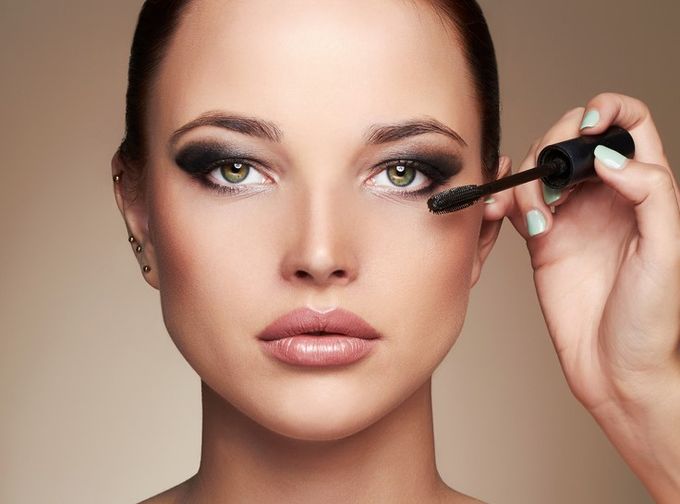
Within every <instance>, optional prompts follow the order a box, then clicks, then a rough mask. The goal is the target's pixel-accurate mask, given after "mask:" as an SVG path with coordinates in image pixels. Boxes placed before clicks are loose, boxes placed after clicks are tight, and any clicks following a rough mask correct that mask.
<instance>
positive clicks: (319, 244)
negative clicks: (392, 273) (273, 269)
mask: <svg viewBox="0 0 680 504" xmlns="http://www.w3.org/2000/svg"><path fill="white" fill-rule="evenodd" d="M291 210H292V214H293V215H289V219H288V220H287V222H288V223H291V224H289V225H288V226H286V228H287V229H288V230H289V231H290V233H289V235H288V236H287V238H288V240H290V241H289V242H288V243H289V244H290V245H289V246H288V247H287V248H286V250H285V253H284V256H283V259H282V263H281V272H282V275H283V277H284V279H285V280H286V281H288V282H291V283H294V284H297V285H314V286H318V287H322V286H329V285H346V284H348V283H350V282H352V281H353V280H354V279H355V278H356V276H357V266H358V265H357V258H356V234H354V236H353V233H352V229H351V226H352V220H354V219H353V218H352V216H351V212H348V211H347V209H346V208H343V202H342V201H340V198H339V197H338V195H337V194H332V193H329V192H325V191H323V192H322V191H316V192H315V193H313V194H311V193H310V194H307V195H306V197H300V199H299V200H298V201H296V203H295V205H294V208H293V209H291ZM291 217H292V219H291Z"/></svg>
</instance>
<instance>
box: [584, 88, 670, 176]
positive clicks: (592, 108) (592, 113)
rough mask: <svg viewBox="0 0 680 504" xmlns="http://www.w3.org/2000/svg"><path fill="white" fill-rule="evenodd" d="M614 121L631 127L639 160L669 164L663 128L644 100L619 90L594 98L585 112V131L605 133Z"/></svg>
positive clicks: (591, 133)
mask: <svg viewBox="0 0 680 504" xmlns="http://www.w3.org/2000/svg"><path fill="white" fill-rule="evenodd" d="M613 124H616V125H617V126H621V127H622V128H624V129H626V130H628V131H629V132H630V134H631V135H632V136H633V140H635V147H636V148H635V159H636V160H638V161H642V162H643V163H650V164H657V165H662V166H668V164H669V163H668V159H667V158H666V156H665V154H664V151H663V144H662V143H661V138H660V137H659V132H658V131H657V129H656V125H655V124H654V120H653V119H652V114H651V113H650V111H649V108H648V107H647V105H646V104H645V103H644V102H642V101H640V100H638V99H637V98H633V97H631V96H626V95H622V94H618V93H600V94H599V95H597V96H595V97H594V98H593V99H591V100H590V101H589V102H588V104H587V105H586V109H585V113H584V114H583V122H582V123H581V133H582V134H584V135H595V134H599V133H603V132H604V131H605V130H606V129H607V128H608V127H609V126H611V125H613Z"/></svg>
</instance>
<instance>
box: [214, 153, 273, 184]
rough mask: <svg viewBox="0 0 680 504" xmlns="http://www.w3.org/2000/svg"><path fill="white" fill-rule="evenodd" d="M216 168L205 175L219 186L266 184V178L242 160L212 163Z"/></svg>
mask: <svg viewBox="0 0 680 504" xmlns="http://www.w3.org/2000/svg"><path fill="white" fill-rule="evenodd" d="M212 166H216V167H215V168H214V169H213V170H211V171H209V172H208V173H207V174H206V177H209V178H210V179H212V182H213V183H215V184H216V185H220V186H230V185H231V186H234V185H251V184H262V183H266V181H267V177H265V176H264V175H263V174H262V173H260V172H259V170H257V168H255V167H254V166H253V165H252V164H249V163H247V162H245V160H242V159H235V160H225V161H220V162H219V163H214V164H213V165H212Z"/></svg>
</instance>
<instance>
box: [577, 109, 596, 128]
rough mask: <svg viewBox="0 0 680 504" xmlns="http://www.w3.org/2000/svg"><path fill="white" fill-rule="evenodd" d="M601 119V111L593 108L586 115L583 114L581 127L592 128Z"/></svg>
mask: <svg viewBox="0 0 680 504" xmlns="http://www.w3.org/2000/svg"><path fill="white" fill-rule="evenodd" d="M599 121H600V113H599V112H598V111H597V110H595V109H593V110H589V111H588V112H587V113H586V115H584V116H583V121H581V129H585V128H592V127H593V126H595V125H596V124H597V123H598V122H599Z"/></svg>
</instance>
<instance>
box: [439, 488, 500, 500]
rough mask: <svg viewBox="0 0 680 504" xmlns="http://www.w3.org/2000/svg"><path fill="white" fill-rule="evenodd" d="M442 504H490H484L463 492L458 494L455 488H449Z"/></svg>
mask: <svg viewBox="0 0 680 504" xmlns="http://www.w3.org/2000/svg"><path fill="white" fill-rule="evenodd" d="M441 503H442V504H488V503H487V502H484V501H483V500H479V499H476V498H474V497H472V496H471V495H467V494H464V493H462V492H458V491H456V490H454V489H453V488H450V487H447V490H446V492H445V494H444V497H443V499H442V500H441Z"/></svg>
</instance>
